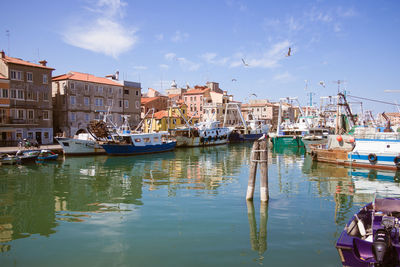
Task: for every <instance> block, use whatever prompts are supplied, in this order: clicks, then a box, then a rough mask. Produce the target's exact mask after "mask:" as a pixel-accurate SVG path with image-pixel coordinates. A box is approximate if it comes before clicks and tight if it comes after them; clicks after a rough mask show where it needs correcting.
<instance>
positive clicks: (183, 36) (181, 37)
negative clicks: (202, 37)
mask: <svg viewBox="0 0 400 267" xmlns="http://www.w3.org/2000/svg"><path fill="white" fill-rule="evenodd" d="M188 38H189V34H188V33H182V32H180V31H176V32H175V34H174V35H173V36H172V37H171V41H172V42H174V43H178V42H183V41H186V40H187V39H188Z"/></svg>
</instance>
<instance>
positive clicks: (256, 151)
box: [246, 138, 269, 202]
mask: <svg viewBox="0 0 400 267" xmlns="http://www.w3.org/2000/svg"><path fill="white" fill-rule="evenodd" d="M257 163H260V166H261V167H260V174H261V178H260V179H261V180H260V200H261V202H268V200H269V193H268V138H262V139H259V140H256V141H255V142H254V144H253V148H252V150H251V162H250V174H249V181H248V184H247V193H246V199H247V200H253V196H254V187H255V183H256V177H257Z"/></svg>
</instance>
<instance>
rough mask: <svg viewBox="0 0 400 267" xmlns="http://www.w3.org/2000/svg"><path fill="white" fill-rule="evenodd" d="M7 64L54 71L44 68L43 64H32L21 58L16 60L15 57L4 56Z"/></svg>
mask: <svg viewBox="0 0 400 267" xmlns="http://www.w3.org/2000/svg"><path fill="white" fill-rule="evenodd" d="M1 59H2V60H3V61H4V62H5V63H12V64H18V65H24V66H30V67H36V68H42V69H48V70H54V69H53V68H50V67H47V66H43V65H41V64H36V63H32V62H29V61H25V60H22V59H20V58H15V57H9V56H6V55H4V58H1Z"/></svg>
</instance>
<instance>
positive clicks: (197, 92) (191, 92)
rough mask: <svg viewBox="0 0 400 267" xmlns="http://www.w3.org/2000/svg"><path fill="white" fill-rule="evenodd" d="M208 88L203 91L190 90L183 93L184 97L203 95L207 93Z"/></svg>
mask: <svg viewBox="0 0 400 267" xmlns="http://www.w3.org/2000/svg"><path fill="white" fill-rule="evenodd" d="M209 90H210V88H205V89H190V90H189V91H187V92H186V93H183V94H184V95H200V94H204V93H205V92H207V91H209Z"/></svg>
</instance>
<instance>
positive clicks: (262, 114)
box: [242, 100, 279, 124]
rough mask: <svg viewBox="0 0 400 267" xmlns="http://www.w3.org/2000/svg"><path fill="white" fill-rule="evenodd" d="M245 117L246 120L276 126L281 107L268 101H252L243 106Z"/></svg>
mask: <svg viewBox="0 0 400 267" xmlns="http://www.w3.org/2000/svg"><path fill="white" fill-rule="evenodd" d="M242 112H243V117H244V118H245V119H246V120H254V119H258V120H264V121H265V122H266V123H267V124H274V123H275V124H276V123H277V121H278V113H279V106H278V105H276V104H272V103H270V102H268V100H257V101H250V103H249V104H243V105H242Z"/></svg>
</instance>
